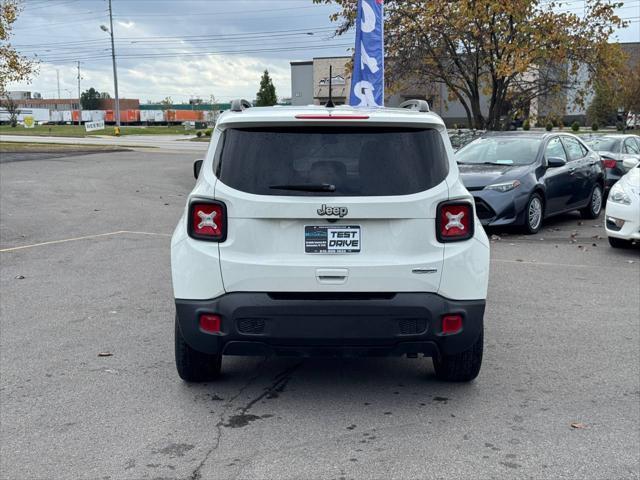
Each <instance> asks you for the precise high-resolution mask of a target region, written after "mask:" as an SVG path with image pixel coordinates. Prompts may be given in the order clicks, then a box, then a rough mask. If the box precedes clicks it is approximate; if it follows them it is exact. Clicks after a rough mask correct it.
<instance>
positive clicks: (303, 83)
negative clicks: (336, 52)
mask: <svg viewBox="0 0 640 480" xmlns="http://www.w3.org/2000/svg"><path fill="white" fill-rule="evenodd" d="M350 61H351V57H315V58H314V59H313V60H309V61H304V62H291V105H296V106H300V105H321V104H324V103H327V101H328V100H329V72H330V71H331V73H332V75H331V98H332V100H333V103H334V104H335V105H343V104H345V103H348V101H349V91H350V90H351V75H350V68H349V62H350Z"/></svg>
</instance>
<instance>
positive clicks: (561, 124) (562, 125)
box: [558, 120, 564, 130]
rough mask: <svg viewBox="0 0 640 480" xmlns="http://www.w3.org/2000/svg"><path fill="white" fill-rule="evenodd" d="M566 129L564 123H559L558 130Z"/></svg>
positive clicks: (560, 121)
mask: <svg viewBox="0 0 640 480" xmlns="http://www.w3.org/2000/svg"><path fill="white" fill-rule="evenodd" d="M563 128H564V122H563V121H562V120H559V121H558V130H562V129H563Z"/></svg>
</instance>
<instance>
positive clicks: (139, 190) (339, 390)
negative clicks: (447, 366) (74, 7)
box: [0, 152, 640, 480]
mask: <svg viewBox="0 0 640 480" xmlns="http://www.w3.org/2000/svg"><path fill="white" fill-rule="evenodd" d="M195 158H197V156H196V154H190V153H183V154H178V153H174V154H169V153H166V152H164V153H163V152H123V153H109V154H94V155H85V156H73V157H66V158H65V157H60V158H51V159H47V158H39V157H33V158H31V159H30V160H28V161H19V162H9V163H3V164H1V165H0V250H2V249H9V248H12V247H18V246H28V245H34V244H38V243H43V242H50V241H58V240H68V241H65V242H60V243H49V244H46V245H41V246H34V247H31V248H24V249H20V250H7V251H4V252H0V289H1V290H0V291H1V296H0V478H3V479H4V478H6V479H11V480H13V479H18V480H20V479H68V478H74V479H193V480H195V479H212V478H225V479H226V478H230V479H245V478H246V479H249V478H252V479H253V478H259V479H262V478H287V479H289V478H290V479H294V478H335V479H341V478H344V479H347V478H366V479H370V478H381V479H382V478H384V479H391V478H536V479H537V478H540V479H547V478H576V479H585V478H589V479H591V478H592V479H612V478H616V479H618V478H638V475H639V474H640V468H639V463H640V459H639V455H640V453H639V452H640V432H639V430H638V425H639V424H640V325H639V323H640V254H639V250H638V249H635V250H614V249H612V248H610V247H609V245H608V244H607V241H606V238H605V236H604V230H603V228H602V217H601V218H600V219H598V220H595V221H581V220H580V219H579V217H578V216H577V215H566V216H563V217H561V218H559V219H556V220H553V221H550V222H548V224H547V225H546V226H545V228H544V229H543V231H542V232H541V233H540V234H538V235H535V236H531V237H525V236H522V235H519V234H517V233H514V232H510V231H500V232H494V233H495V234H496V235H498V236H499V238H497V237H496V239H495V240H494V241H493V242H492V263H491V269H492V270H491V280H490V289H489V290H490V291H489V298H488V305H487V314H486V333H485V359H484V364H483V368H482V371H481V373H480V376H479V377H478V379H477V380H476V381H475V382H473V383H471V384H461V385H459V384H445V383H441V382H438V381H437V380H435V378H434V376H433V368H432V365H431V361H430V360H429V359H406V358H389V359H384V358H376V359H345V360H339V359H302V360H301V359H295V358H293V359H292V358H289V359H286V358H269V359H263V358H249V357H225V359H224V361H223V371H224V375H223V377H222V378H221V379H220V381H218V382H215V383H205V384H192V385H189V384H185V383H183V382H182V381H181V380H180V379H179V377H178V376H177V373H176V372H175V367H174V364H173V315H174V307H173V303H172V293H171V278H170V271H169V236H168V235H170V234H171V232H172V230H173V228H174V226H175V223H176V222H177V219H178V217H179V215H180V213H181V211H182V208H183V205H184V201H185V195H186V194H187V193H188V191H189V190H190V189H191V187H192V185H193V178H192V176H191V175H192V162H193V160H194V159H195ZM104 233H109V235H102V236H95V235H100V234H104ZM150 233H153V234H159V235H149V234H150ZM92 235H93V236H92ZM598 237H601V238H598ZM594 244H595V246H594ZM20 277H24V278H20ZM99 353H104V354H111V355H110V356H98V354H99ZM572 424H574V426H573V427H572Z"/></svg>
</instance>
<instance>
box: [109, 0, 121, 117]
mask: <svg viewBox="0 0 640 480" xmlns="http://www.w3.org/2000/svg"><path fill="white" fill-rule="evenodd" d="M109 34H110V35H111V60H112V61H113V89H114V90H115V94H116V126H117V127H119V126H120V97H119V95H118V69H117V67H116V47H115V45H114V41H113V11H112V10H111V0H109Z"/></svg>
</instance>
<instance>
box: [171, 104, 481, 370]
mask: <svg viewBox="0 0 640 480" xmlns="http://www.w3.org/2000/svg"><path fill="white" fill-rule="evenodd" d="M405 103H407V104H408V105H406V106H405V108H376V109H362V108H351V107H335V108H329V107H324V106H309V107H264V108H249V107H250V104H249V103H248V102H246V101H244V100H242V101H234V102H232V108H231V110H230V111H228V112H225V113H224V114H223V115H221V117H220V119H219V121H218V123H217V124H216V127H215V130H214V132H213V135H212V138H211V143H210V146H209V150H208V152H207V156H206V158H205V159H204V160H199V161H197V162H196V163H195V165H194V174H195V175H196V178H197V182H196V185H195V187H194V189H193V191H192V192H191V194H190V195H189V196H188V200H187V204H186V208H185V211H184V215H183V216H182V218H181V219H180V221H179V222H178V226H177V227H176V229H175V232H174V234H173V238H172V241H171V269H172V277H173V290H174V296H175V304H176V323H175V353H176V366H177V369H178V373H179V375H180V377H181V378H183V379H184V380H186V381H203V380H211V379H214V378H215V377H216V376H218V375H219V374H220V369H221V360H222V356H223V355H260V356H263V355H272V354H275V355H294V356H312V355H314V356H315V355H318V356H343V355H348V356H351V355H365V356H369V355H407V356H408V357H417V356H418V355H423V356H430V357H433V360H434V367H435V372H436V375H437V377H438V378H441V379H445V380H449V381H470V380H472V379H474V378H475V377H476V376H477V375H478V372H479V370H480V365H481V362H482V349H483V317H484V310H485V299H486V294H487V283H488V277H489V241H488V239H487V236H486V234H485V232H484V230H483V229H482V228H481V227H480V226H479V225H480V224H479V222H478V219H477V218H476V215H475V211H474V208H475V207H474V202H473V197H472V196H471V195H470V194H469V192H468V191H467V190H466V189H465V188H464V186H463V185H462V183H461V181H460V178H459V175H458V167H457V165H456V162H455V160H454V153H453V149H452V148H451V143H450V142H449V138H448V136H447V131H446V128H445V125H444V123H443V121H442V119H441V118H440V117H438V116H437V115H435V114H433V113H429V111H428V105H427V103H426V102H424V101H417V100H414V101H409V102H405Z"/></svg>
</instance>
